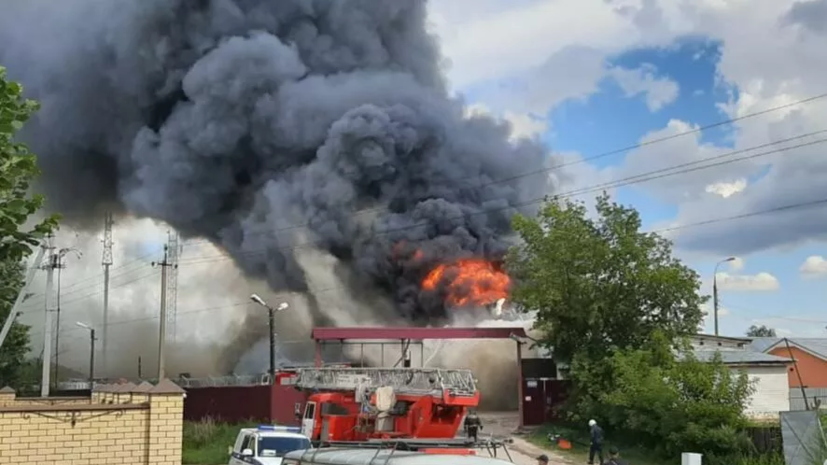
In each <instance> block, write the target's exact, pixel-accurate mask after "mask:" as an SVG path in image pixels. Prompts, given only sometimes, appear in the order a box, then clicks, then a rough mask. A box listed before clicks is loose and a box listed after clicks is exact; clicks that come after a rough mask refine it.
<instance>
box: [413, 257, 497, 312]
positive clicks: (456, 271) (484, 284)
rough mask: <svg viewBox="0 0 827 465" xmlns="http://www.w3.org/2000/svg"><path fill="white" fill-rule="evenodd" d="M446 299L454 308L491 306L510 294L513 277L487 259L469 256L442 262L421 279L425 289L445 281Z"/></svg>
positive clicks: (432, 287)
mask: <svg viewBox="0 0 827 465" xmlns="http://www.w3.org/2000/svg"><path fill="white" fill-rule="evenodd" d="M449 279H450V282H447V283H446V284H445V289H446V290H447V293H448V295H447V297H446V302H447V303H448V304H449V305H451V306H454V307H464V306H467V305H488V304H492V303H494V302H496V301H498V300H500V299H504V298H506V297H508V289H509V287H510V286H511V279H510V278H509V277H508V275H507V274H505V273H503V272H502V271H498V270H496V269H495V268H494V265H493V264H491V263H490V262H488V261H485V260H482V259H478V258H470V259H464V260H459V261H457V262H456V263H453V264H450V265H445V264H442V265H439V266H437V267H436V268H434V269H433V270H431V272H430V273H428V276H426V277H425V279H424V280H423V281H422V287H423V288H424V289H426V290H434V289H436V288H437V286H438V285H439V284H440V283H445V282H446V280H449Z"/></svg>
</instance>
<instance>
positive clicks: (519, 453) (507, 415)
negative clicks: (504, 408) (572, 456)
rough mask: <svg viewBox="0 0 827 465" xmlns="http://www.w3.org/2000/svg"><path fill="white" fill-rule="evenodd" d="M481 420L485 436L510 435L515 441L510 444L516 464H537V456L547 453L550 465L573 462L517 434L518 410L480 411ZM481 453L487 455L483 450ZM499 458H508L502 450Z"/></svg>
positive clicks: (563, 464)
mask: <svg viewBox="0 0 827 465" xmlns="http://www.w3.org/2000/svg"><path fill="white" fill-rule="evenodd" d="M480 420H482V424H483V428H484V429H483V433H484V434H483V436H488V435H493V436H495V437H510V438H511V439H512V440H513V441H514V442H513V444H511V445H510V446H508V450H509V452H510V454H511V459H512V460H513V461H514V463H515V464H516V465H537V457H538V456H539V455H540V454H545V455H547V456H548V458H549V465H570V464H571V463H572V462H571V461H570V460H569V459H568V458H566V457H563V456H561V455H560V454H559V453H557V452H554V451H550V450H543V449H540V448H539V447H537V446H535V445H534V444H531V443H529V442H528V441H526V440H525V439H523V438H521V437H520V436H519V435H517V434H515V433H516V432H517V429H518V426H519V421H518V420H519V418H518V417H517V413H516V412H513V413H512V412H496V413H492V412H485V413H483V412H480ZM480 455H487V454H486V453H485V452H481V453H480ZM497 455H498V456H499V458H506V459H507V457H504V456H503V455H502V452H500V453H498V454H497Z"/></svg>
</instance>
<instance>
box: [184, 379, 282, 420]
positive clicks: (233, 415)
mask: <svg viewBox="0 0 827 465" xmlns="http://www.w3.org/2000/svg"><path fill="white" fill-rule="evenodd" d="M186 391H187V397H186V398H185V399H184V420H187V421H199V420H203V419H204V418H207V417H210V418H212V419H214V420H217V421H223V422H228V423H241V422H244V421H251V420H252V421H261V422H269V421H270V398H271V397H270V386H222V387H197V388H189V389H187V390H186Z"/></svg>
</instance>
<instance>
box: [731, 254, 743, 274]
mask: <svg viewBox="0 0 827 465" xmlns="http://www.w3.org/2000/svg"><path fill="white" fill-rule="evenodd" d="M729 269H730V271H741V270H743V269H744V259H743V258H740V257H734V259H732V260H730V261H729Z"/></svg>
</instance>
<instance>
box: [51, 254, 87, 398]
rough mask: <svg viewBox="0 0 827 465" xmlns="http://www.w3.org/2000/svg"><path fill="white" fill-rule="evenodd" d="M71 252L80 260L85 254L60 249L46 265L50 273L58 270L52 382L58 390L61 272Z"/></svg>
mask: <svg viewBox="0 0 827 465" xmlns="http://www.w3.org/2000/svg"><path fill="white" fill-rule="evenodd" d="M69 252H75V253H76V254H77V257H78V258H80V257H81V256H83V254H81V253H80V251H79V250H78V249H75V248H62V249H59V250H58V251H57V253H52V254H51V255H50V256H49V262H48V264H47V265H46V266H48V267H49V268H48V270H49V272H50V273H52V272H53V271H54V270H57V299H56V302H57V305H56V308H55V314H56V315H57V322H56V324H55V366H54V370H55V374H54V378H53V379H52V382H53V383H54V387H55V389H57V382H58V372H57V371H58V367H59V366H60V277H61V275H62V273H61V271H62V270H63V269H64V268H66V264H64V263H63V257H65V256H66V254H67V253H69ZM47 276H48V277H49V278H51V277H52V275H51V274H49V275H47ZM47 287H48V292H49V296H48V297H52V294H51V292H52V291H51V287H50V286H47ZM47 303H48V299H47ZM46 311H47V312H49V311H51V309H49V308H48V307H47V308H46Z"/></svg>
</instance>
